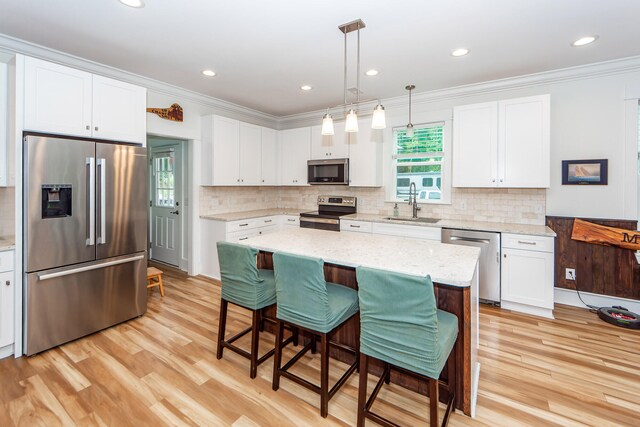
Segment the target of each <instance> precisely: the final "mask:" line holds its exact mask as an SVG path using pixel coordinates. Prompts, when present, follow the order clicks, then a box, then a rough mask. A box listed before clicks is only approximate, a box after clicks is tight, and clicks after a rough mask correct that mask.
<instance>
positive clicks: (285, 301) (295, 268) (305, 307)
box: [273, 253, 358, 333]
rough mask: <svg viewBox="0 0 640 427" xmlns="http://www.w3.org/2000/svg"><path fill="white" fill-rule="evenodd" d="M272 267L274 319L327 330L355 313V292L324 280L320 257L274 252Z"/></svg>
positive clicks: (317, 329) (318, 329) (323, 330)
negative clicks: (275, 311) (275, 302)
mask: <svg viewBox="0 0 640 427" xmlns="http://www.w3.org/2000/svg"><path fill="white" fill-rule="evenodd" d="M273 268H274V270H275V276H276V294H277V297H278V298H277V299H278V310H277V314H276V316H277V317H278V319H280V320H284V321H285V322H290V323H293V324H295V325H298V326H302V327H303V328H307V329H310V330H312V331H316V332H322V333H327V332H329V331H331V330H333V329H334V328H335V327H336V326H338V325H340V324H341V323H343V322H344V321H345V320H347V319H348V318H349V317H351V316H353V315H354V314H356V313H357V312H358V293H357V292H356V291H355V290H354V289H350V288H347V287H346V286H342V285H337V284H335V283H331V282H327V281H325V280H324V262H323V261H322V260H321V259H317V258H309V257H305V256H299V255H291V254H284V253H275V254H273Z"/></svg>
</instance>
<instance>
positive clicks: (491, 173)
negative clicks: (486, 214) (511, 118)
mask: <svg viewBox="0 0 640 427" xmlns="http://www.w3.org/2000/svg"><path fill="white" fill-rule="evenodd" d="M497 161H498V104H497V102H487V103H483V104H473V105H463V106H461V107H456V108H454V109H453V170H452V173H453V186H454V187H495V186H496V181H497V175H498V167H497Z"/></svg>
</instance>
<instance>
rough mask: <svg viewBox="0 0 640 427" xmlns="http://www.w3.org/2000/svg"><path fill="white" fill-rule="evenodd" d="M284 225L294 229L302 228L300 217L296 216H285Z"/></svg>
mask: <svg viewBox="0 0 640 427" xmlns="http://www.w3.org/2000/svg"><path fill="white" fill-rule="evenodd" d="M282 225H291V226H294V227H300V217H299V216H294V215H283V218H282Z"/></svg>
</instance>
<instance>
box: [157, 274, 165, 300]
mask: <svg viewBox="0 0 640 427" xmlns="http://www.w3.org/2000/svg"><path fill="white" fill-rule="evenodd" d="M158 285H159V286H160V296H161V297H164V288H163V287H162V274H160V275H158Z"/></svg>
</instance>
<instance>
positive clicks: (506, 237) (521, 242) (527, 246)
mask: <svg viewBox="0 0 640 427" xmlns="http://www.w3.org/2000/svg"><path fill="white" fill-rule="evenodd" d="M502 247H503V248H512V249H523V250H528V251H538V252H553V250H554V238H553V237H545V236H529V235H526V234H507V233H502Z"/></svg>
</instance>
